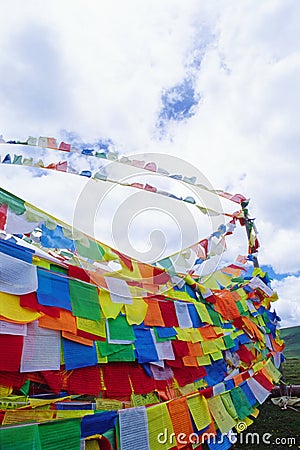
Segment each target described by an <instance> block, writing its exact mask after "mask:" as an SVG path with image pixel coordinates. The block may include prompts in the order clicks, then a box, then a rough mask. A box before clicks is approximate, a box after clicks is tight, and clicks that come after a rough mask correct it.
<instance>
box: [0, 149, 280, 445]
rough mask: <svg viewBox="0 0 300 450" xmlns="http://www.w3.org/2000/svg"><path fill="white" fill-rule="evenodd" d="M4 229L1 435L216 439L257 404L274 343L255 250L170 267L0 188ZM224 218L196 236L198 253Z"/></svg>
mask: <svg viewBox="0 0 300 450" xmlns="http://www.w3.org/2000/svg"><path fill="white" fill-rule="evenodd" d="M47 144H49V142H48V141H47ZM31 145H33V143H32V142H31ZM53 145H54V144H53ZM65 145H66V144H65ZM60 147H61V146H60ZM61 150H64V151H69V150H70V148H69V147H68V148H67V147H66V148H61ZM152 169H153V167H152ZM233 197H234V196H233ZM239 200H240V203H243V202H245V198H244V197H243V196H240V197H239ZM242 206H243V207H242V209H241V211H240V212H238V213H237V214H236V216H235V217H234V218H232V217H231V222H230V223H231V225H232V220H234V221H240V222H241V223H242V224H243V225H247V223H248V224H249V222H248V221H247V216H246V215H244V216H243V211H244V209H245V207H246V206H247V205H246V204H244V205H242ZM250 227H251V230H250V231H251V233H248V237H249V240H250V239H251V242H250V243H249V249H250V250H251V249H253V248H254V244H255V242H256V234H255V239H253V233H255V229H254V227H253V225H252V223H251V225H250ZM0 229H1V230H2V232H1V235H0V237H1V239H0V346H1V360H0V402H1V408H0V409H1V412H0V419H1V423H2V426H1V427H0V448H1V449H2V448H3V449H16V450H17V449H19V448H23V449H32V448H34V449H42V450H44V449H53V448H58V449H64V450H65V449H70V450H76V449H78V450H79V449H84V448H86V449H93V448H101V449H114V450H117V449H121V450H129V449H132V448H138V449H142V450H144V449H145V450H161V449H163V450H169V449H176V448H179V449H192V448H197V449H200V448H202V446H206V445H208V447H209V448H211V449H217V448H220V449H221V448H222V449H224V448H229V447H230V446H231V440H230V433H231V431H232V430H237V431H241V426H240V425H241V423H242V424H244V426H245V427H247V426H248V425H250V424H251V423H252V422H253V419H254V418H256V417H257V415H258V413H259V409H258V407H259V405H261V404H262V403H263V402H264V401H265V400H266V398H267V397H268V396H269V394H270V391H271V390H272V388H273V385H274V383H277V382H278V381H279V379H280V377H281V374H280V371H279V368H280V365H281V362H282V360H283V357H282V350H283V348H284V343H283V342H282V341H281V340H280V338H279V334H278V330H277V323H278V321H279V320H280V319H279V317H278V316H277V315H276V312H275V311H273V310H272V303H273V302H274V301H275V300H276V299H277V295H276V293H275V292H274V291H273V290H272V288H271V286H270V279H269V277H268V275H267V274H266V273H265V272H263V271H262V270H261V269H259V268H257V267H255V268H254V269H253V270H251V271H250V270H249V263H248V260H249V259H250V260H251V257H250V258H249V256H248V257H245V258H243V257H239V258H238V259H237V260H236V261H235V262H234V263H232V264H226V265H224V266H222V267H218V269H217V270H215V271H214V272H212V273H210V274H209V275H206V276H198V275H196V274H195V273H194V272H193V271H189V273H182V272H178V273H174V266H173V265H172V264H171V263H170V264H167V265H166V264H162V263H161V264H155V263H154V264H146V263H142V262H140V261H137V260H135V259H133V258H130V257H129V256H128V255H124V254H122V253H121V252H120V251H119V250H118V249H113V248H111V247H109V246H107V245H105V244H103V243H101V242H98V241H96V240H95V239H93V238H91V237H90V236H87V235H85V234H84V233H82V232H79V231H78V230H75V231H74V230H72V228H71V227H70V226H68V225H67V224H64V223H62V222H61V221H59V220H58V219H55V218H54V217H52V216H50V215H49V214H48V213H47V212H45V211H42V210H40V209H38V208H36V207H35V206H34V205H31V204H29V203H27V202H25V201H24V200H22V199H20V198H18V197H16V196H15V195H13V194H11V193H10V192H7V191H5V190H3V189H1V190H0ZM231 230H232V228H230V226H229V225H224V226H222V227H219V229H218V230H216V231H215V233H213V234H212V235H211V236H209V237H207V238H206V239H204V240H202V241H200V242H199V243H195V244H193V246H192V248H193V251H194V252H195V260H196V261H198V264H199V254H200V253H199V252H201V257H202V260H204V259H206V258H208V257H209V254H210V251H212V248H211V247H209V245H208V244H209V243H210V244H211V242H212V240H213V239H218V240H220V241H221V242H222V243H223V241H224V239H225V237H226V235H228V234H230V233H231ZM253 230H254V231H253ZM248 231H249V230H248ZM215 249H216V245H215V246H214V251H215ZM256 249H257V245H256V244H255V250H256ZM250 256H251V255H250ZM111 261H117V262H118V263H119V268H118V270H112V269H111V265H110V262H111ZM169 261H171V262H172V259H171V258H170V260H169ZM174 279H176V283H175V282H174ZM212 436H213V437H214V438H215V439H213V440H212V439H211V437H212ZM220 437H222V439H220V440H219V441H218V439H219V438H220ZM20 443H22V447H20Z"/></svg>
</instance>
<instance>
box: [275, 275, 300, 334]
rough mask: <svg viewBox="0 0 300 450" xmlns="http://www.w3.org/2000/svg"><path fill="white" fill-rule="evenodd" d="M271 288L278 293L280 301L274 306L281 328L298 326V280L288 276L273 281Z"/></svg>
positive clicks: (299, 292) (299, 300) (299, 294)
mask: <svg viewBox="0 0 300 450" xmlns="http://www.w3.org/2000/svg"><path fill="white" fill-rule="evenodd" d="M272 287H273V289H274V290H276V291H277V292H278V295H279V298H280V300H278V301H277V302H276V303H275V304H274V308H275V309H276V312H277V313H278V315H279V316H280V317H281V318H282V322H281V327H282V328H284V327H292V326H295V325H299V318H300V278H298V277H294V276H289V277H286V278H285V279H283V280H280V281H278V280H274V281H273V282H272Z"/></svg>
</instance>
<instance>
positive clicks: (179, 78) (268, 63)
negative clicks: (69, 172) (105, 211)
mask: <svg viewBox="0 0 300 450" xmlns="http://www.w3.org/2000/svg"><path fill="white" fill-rule="evenodd" d="M299 20H300V3H299V2H298V1H297V0H264V1H262V2H253V1H248V0H245V1H243V2H236V1H230V0H228V1H221V0H219V1H213V0H212V1H209V2H207V1H204V0H186V1H184V2H183V1H181V0H163V1H159V0H151V1H150V0H143V1H141V0H125V1H124V0H115V1H114V0H110V1H108V0H106V1H105V0H95V1H93V0H89V1H88V2H87V1H84V0H82V1H80V0H73V1H70V0H63V1H62V0H60V1H57V0H51V1H50V0H44V1H40V2H38V1H32V0H28V1H26V2H23V1H21V0H9V1H8V0H4V1H3V4H2V11H1V27H0V49H1V60H0V123H1V132H2V133H3V135H4V138H5V139H6V140H8V139H26V138H27V136H28V135H32V136H40V135H41V136H54V137H57V138H58V139H60V138H61V139H65V140H68V139H69V140H70V139H75V140H76V141H78V142H85V143H96V142H98V141H99V140H106V141H109V142H112V143H113V146H114V148H115V149H117V151H118V152H119V154H125V155H132V154H136V153H152V152H153V153H158V154H167V155H172V156H175V157H178V158H182V159H184V160H186V161H187V162H189V163H191V164H192V165H193V166H194V167H195V168H197V170H199V171H201V173H203V174H205V176H206V177H207V178H208V179H209V181H210V183H211V185H212V186H214V187H215V188H217V189H224V190H228V191H229V192H232V193H236V192H239V193H243V194H244V195H245V196H246V197H250V198H251V204H250V205H251V214H252V216H253V217H256V225H257V227H258V229H259V232H260V234H259V238H260V242H261V250H260V257H259V260H260V263H261V264H262V265H264V266H265V265H269V266H270V270H271V272H272V275H273V277H274V278H275V280H274V287H275V288H276V289H277V291H278V293H279V295H280V297H281V299H280V301H279V302H278V304H277V305H276V308H277V311H278V312H279V314H280V315H281V316H282V318H283V325H284V326H292V325H296V324H300V294H299V292H300V277H299V275H300V238H299V232H298V229H299V226H300V213H299V187H300V186H299V185H300V177H299V174H298V171H299V162H300V161H299V159H300V156H299V150H298V146H299V141H300V139H299V133H300V131H299V119H300V117H299V114H300V109H299V104H300V45H299V42H300V29H299ZM10 169H11V168H9V167H3V166H2V167H0V177H1V184H2V186H3V187H6V188H7V189H10V190H12V191H14V192H15V193H16V194H19V195H21V196H22V195H23V197H26V198H27V199H28V200H30V201H31V202H33V203H34V202H36V203H38V204H40V203H41V198H43V199H44V200H43V202H44V204H43V205H41V206H43V207H44V209H46V210H47V207H48V206H49V208H48V209H50V210H51V211H52V212H55V213H56V214H57V215H58V216H59V217H62V218H65V216H64V214H65V215H69V216H70V215H71V213H72V209H74V205H75V204H76V200H77V198H78V196H79V194H80V191H81V190H82V189H83V187H84V183H85V180H82V179H81V178H80V177H77V178H76V186H75V185H74V180H73V178H72V176H63V177H62V176H61V174H58V175H57V176H56V175H55V174H51V175H48V176H37V175H36V174H33V173H32V171H28V170H26V169H22V168H18V170H17V169H15V170H14V171H12V170H10ZM71 178H72V179H71ZM45 198H46V199H47V203H46V204H45V202H46V200H45ZM67 213H68V214H67ZM166 224H167V225H168V221H166ZM97 237H98V238H99V239H100V240H101V236H97Z"/></svg>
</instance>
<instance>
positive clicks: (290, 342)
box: [280, 326, 300, 359]
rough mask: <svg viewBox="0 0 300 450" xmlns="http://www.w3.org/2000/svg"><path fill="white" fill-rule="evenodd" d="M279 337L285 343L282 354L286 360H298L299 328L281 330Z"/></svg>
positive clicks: (299, 351)
mask: <svg viewBox="0 0 300 450" xmlns="http://www.w3.org/2000/svg"><path fill="white" fill-rule="evenodd" d="M280 337H281V339H284V341H285V349H284V352H283V354H284V355H285V357H286V358H298V359H300V326H298V327H290V328H282V329H281V330H280Z"/></svg>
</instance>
